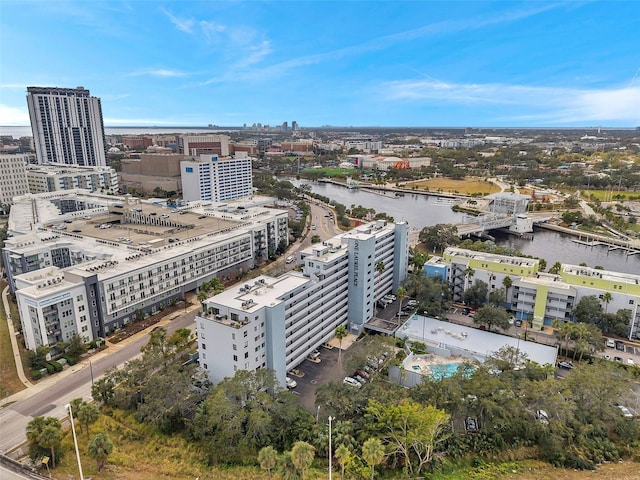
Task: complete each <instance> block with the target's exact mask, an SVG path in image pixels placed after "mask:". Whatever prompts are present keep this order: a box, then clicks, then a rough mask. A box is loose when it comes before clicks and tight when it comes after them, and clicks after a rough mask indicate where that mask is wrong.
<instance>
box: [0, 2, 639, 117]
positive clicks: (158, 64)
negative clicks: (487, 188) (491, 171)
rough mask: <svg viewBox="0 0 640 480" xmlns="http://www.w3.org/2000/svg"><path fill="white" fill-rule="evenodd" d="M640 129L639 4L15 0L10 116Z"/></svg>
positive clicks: (2, 79)
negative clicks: (41, 103) (76, 111)
mask: <svg viewBox="0 0 640 480" xmlns="http://www.w3.org/2000/svg"><path fill="white" fill-rule="evenodd" d="M78 85H82V86H84V87H85V88H88V89H89V90H91V93H92V95H95V96H98V97H100V98H101V99H102V109H103V114H104V119H105V125H107V126H116V125H144V126H147V125H157V126H163V125H171V126H181V125H185V126H197V125H207V124H209V123H212V124H217V125H242V124H245V123H246V124H248V125H251V124H252V123H254V122H260V123H263V124H270V125H276V124H281V123H282V122H284V121H288V122H289V123H290V122H291V121H292V120H296V121H297V122H298V123H299V124H300V125H301V126H321V125H342V126H460V127H465V126H538V127H544V126H596V125H602V126H611V127H613V126H618V127H635V126H639V125H640V1H636V0H627V1H620V2H615V1H602V2H598V1H595V2H565V1H559V2H547V1H525V2H517V1H500V2H482V1H471V2H462V1H449V2H435V1H411V2H402V1H393V2H378V1H348V2H347V1H343V2H327V1H315V2H297V1H276V2H260V1H249V2H242V1H207V2H204V1H203V2H190V1H174V2H170V1H168V2H163V1H161V0H160V1H151V0H129V1H108V2H102V1H98V0H88V1H87V0H82V1H72V0H67V1H56V0H53V1H45V0H39V1H29V0H20V1H12V0H1V1H0V124H2V125H28V124H29V118H28V112H27V108H26V100H25V95H26V87H27V86H59V87H70V88H74V87H76V86H78Z"/></svg>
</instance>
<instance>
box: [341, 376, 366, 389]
mask: <svg viewBox="0 0 640 480" xmlns="http://www.w3.org/2000/svg"><path fill="white" fill-rule="evenodd" d="M342 383H344V384H345V385H349V386H351V387H356V388H360V387H361V386H362V384H361V383H360V382H359V381H357V380H356V379H355V378H351V377H344V380H342Z"/></svg>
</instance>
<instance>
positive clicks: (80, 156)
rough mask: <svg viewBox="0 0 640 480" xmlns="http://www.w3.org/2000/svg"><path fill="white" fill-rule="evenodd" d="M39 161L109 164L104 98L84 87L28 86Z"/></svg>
mask: <svg viewBox="0 0 640 480" xmlns="http://www.w3.org/2000/svg"><path fill="white" fill-rule="evenodd" d="M27 106H28V108H29V118H30V120H31V130H32V132H33V141H34V144H35V147H36V155H37V157H38V163H65V164H70V165H84V166H106V161H107V160H106V158H107V157H106V151H107V150H106V142H105V136H104V125H103V121H102V105H101V103H100V99H99V98H97V97H92V96H91V94H90V93H89V90H86V89H85V88H83V87H78V88H75V89H72V88H58V87H27Z"/></svg>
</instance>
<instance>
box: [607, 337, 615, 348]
mask: <svg viewBox="0 0 640 480" xmlns="http://www.w3.org/2000/svg"><path fill="white" fill-rule="evenodd" d="M607 348H616V342H614V341H613V340H612V339H610V338H607Z"/></svg>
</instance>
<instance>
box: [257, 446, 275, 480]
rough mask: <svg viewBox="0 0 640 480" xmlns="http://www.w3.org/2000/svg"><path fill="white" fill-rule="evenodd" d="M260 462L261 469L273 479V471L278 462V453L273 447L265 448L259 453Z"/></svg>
mask: <svg viewBox="0 0 640 480" xmlns="http://www.w3.org/2000/svg"><path fill="white" fill-rule="evenodd" d="M258 462H260V468H262V469H263V470H266V471H267V472H268V474H269V478H271V470H273V468H274V467H275V466H276V463H277V462H278V452H277V450H276V449H275V448H273V447H272V446H271V445H268V446H266V447H264V448H263V449H262V450H260V452H259V453H258Z"/></svg>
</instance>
